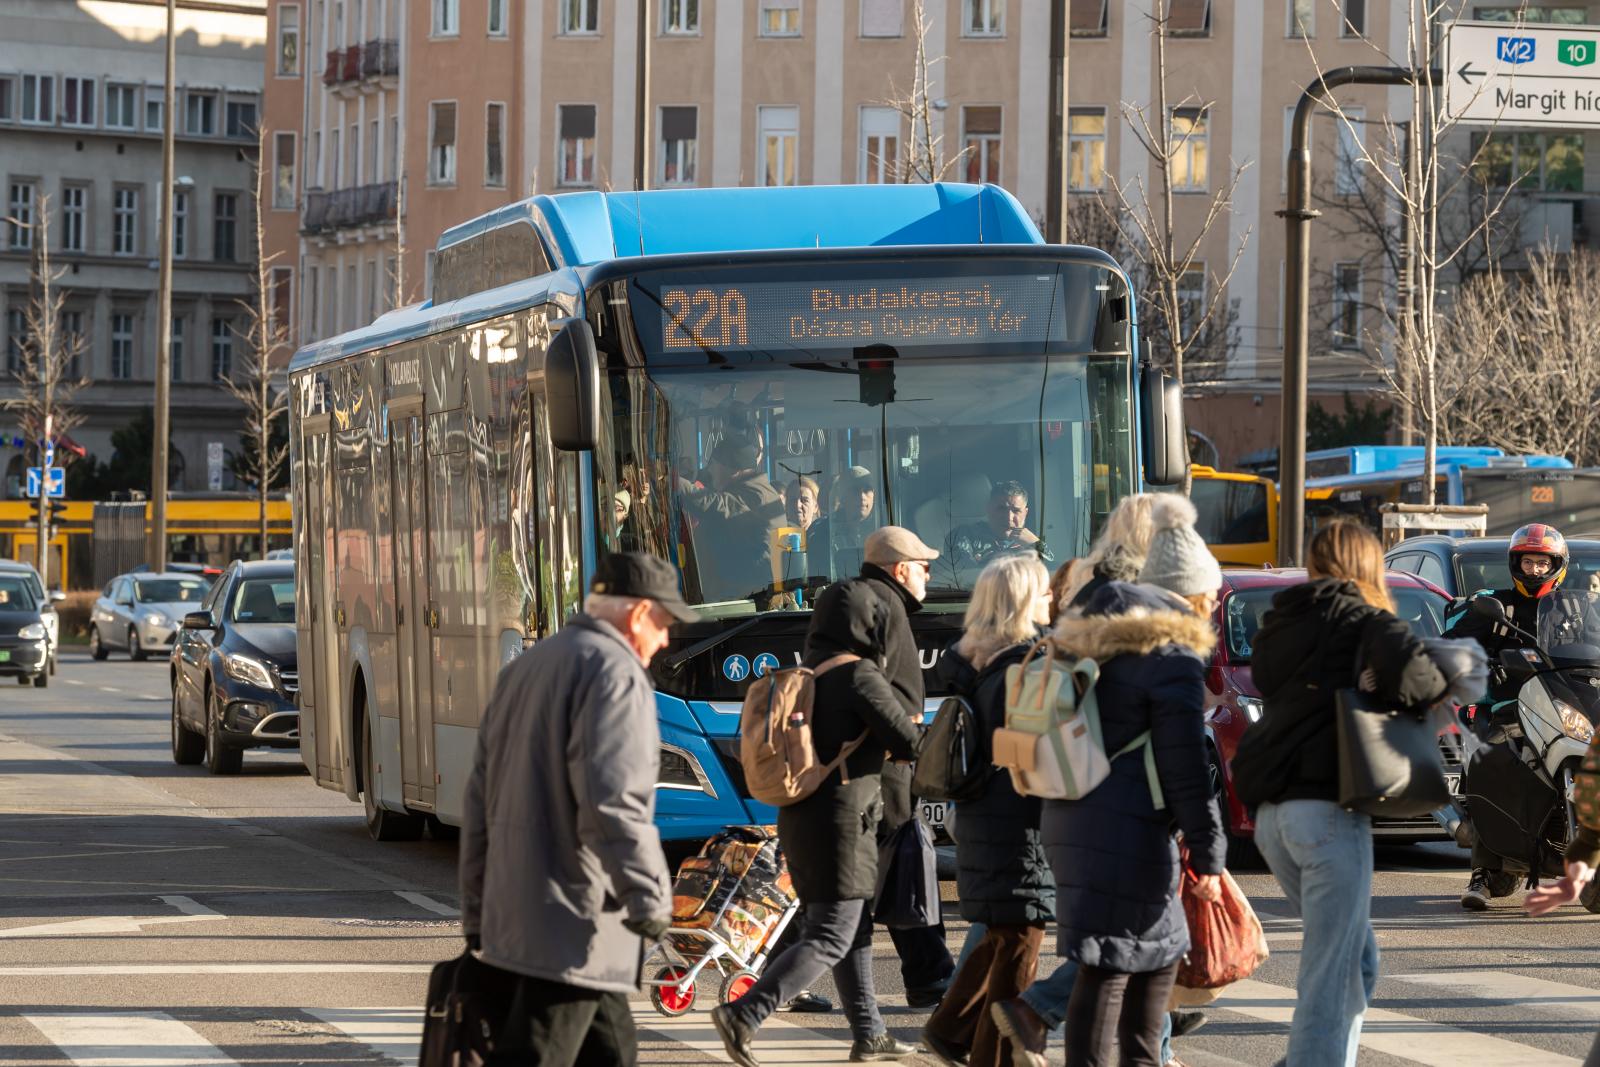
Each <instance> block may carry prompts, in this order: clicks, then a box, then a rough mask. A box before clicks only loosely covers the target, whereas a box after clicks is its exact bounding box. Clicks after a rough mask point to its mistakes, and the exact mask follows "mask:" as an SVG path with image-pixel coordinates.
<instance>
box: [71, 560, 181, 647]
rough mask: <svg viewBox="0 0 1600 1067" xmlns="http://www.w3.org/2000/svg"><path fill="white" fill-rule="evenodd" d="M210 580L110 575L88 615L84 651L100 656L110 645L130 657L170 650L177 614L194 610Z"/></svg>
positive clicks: (171, 575)
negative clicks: (86, 648) (87, 633)
mask: <svg viewBox="0 0 1600 1067" xmlns="http://www.w3.org/2000/svg"><path fill="white" fill-rule="evenodd" d="M210 590H211V583H210V582H209V581H207V580H206V579H205V578H204V577H202V576H200V575H198V574H192V573H190V572H188V571H169V572H167V573H165V574H151V573H150V572H148V571H140V572H138V573H136V574H124V575H122V576H121V577H119V578H113V579H111V581H110V582H109V583H107V585H106V587H105V591H104V592H102V593H101V594H100V597H99V598H98V599H97V600H95V602H94V611H93V612H91V613H90V615H89V654H90V655H91V656H93V657H94V658H95V659H105V658H106V656H107V655H108V654H109V653H110V651H111V650H112V649H114V648H116V649H124V650H126V651H127V653H128V655H129V656H130V657H131V658H133V659H136V660H142V659H145V658H147V657H148V656H150V655H152V654H154V655H158V656H166V655H168V654H170V653H171V652H172V644H173V638H175V637H176V636H177V634H178V630H179V628H180V627H182V625H183V617H184V616H185V615H187V614H189V612H191V611H198V610H199V609H200V601H202V600H204V599H205V595H206V593H207V592H209V591H210Z"/></svg>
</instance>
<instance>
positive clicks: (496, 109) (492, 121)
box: [483, 104, 506, 189]
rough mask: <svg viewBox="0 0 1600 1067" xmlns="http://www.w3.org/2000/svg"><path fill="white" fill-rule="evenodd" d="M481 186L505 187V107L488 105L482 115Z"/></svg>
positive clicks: (502, 105)
mask: <svg viewBox="0 0 1600 1067" xmlns="http://www.w3.org/2000/svg"><path fill="white" fill-rule="evenodd" d="M484 119H485V122H484V127H485V131H486V132H485V136H484V142H483V184H484V185H487V186H489V187H490V188H493V189H504V188H505V185H506V147H505V146H506V106H505V105H504V104H490V105H488V107H487V108H486V109H485V115H484Z"/></svg>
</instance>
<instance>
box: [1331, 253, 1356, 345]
mask: <svg viewBox="0 0 1600 1067" xmlns="http://www.w3.org/2000/svg"><path fill="white" fill-rule="evenodd" d="M1333 347H1335V348H1360V347H1361V264H1359V263H1335V264H1334V266H1333Z"/></svg>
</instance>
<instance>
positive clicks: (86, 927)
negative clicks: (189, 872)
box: [0, 901, 227, 938]
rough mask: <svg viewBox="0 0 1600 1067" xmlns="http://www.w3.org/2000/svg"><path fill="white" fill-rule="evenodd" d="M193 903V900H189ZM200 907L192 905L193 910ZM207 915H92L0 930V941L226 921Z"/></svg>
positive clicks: (128, 931) (142, 931)
mask: <svg viewBox="0 0 1600 1067" xmlns="http://www.w3.org/2000/svg"><path fill="white" fill-rule="evenodd" d="M190 903H191V904H193V903H194V902H193V901H190ZM199 906H200V905H198V904H195V907H197V908H198V907H199ZM205 911H206V914H203V915H202V914H196V913H193V912H191V913H190V914H187V915H149V916H138V915H95V916H91V917H90V918H87V919H68V920H67V921H65V922H54V923H40V924H38V925H36V926H14V927H12V928H11V929H9V930H0V938H8V937H82V936H84V935H89V934H142V933H144V928H145V927H146V926H171V925H173V924H175V923H200V922H209V921H214V920H216V919H226V918H227V916H226V915H218V914H217V913H216V912H214V911H211V910H210V909H209V908H207V909H205Z"/></svg>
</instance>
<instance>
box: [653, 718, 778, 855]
mask: <svg viewBox="0 0 1600 1067" xmlns="http://www.w3.org/2000/svg"><path fill="white" fill-rule="evenodd" d="M656 709H657V718H658V722H659V724H660V728H661V771H660V774H659V776H658V778H657V782H656V828H657V829H658V830H660V831H661V839H662V840H663V841H703V840H705V839H706V838H708V837H710V836H711V835H712V834H715V833H718V832H720V831H721V830H723V829H725V828H727V827H729V826H749V825H771V824H772V823H774V822H776V821H777V818H778V812H777V809H776V808H772V807H769V806H767V805H766V804H760V803H757V802H756V801H754V800H751V799H750V797H749V794H748V793H747V792H746V791H745V784H744V772H743V771H742V770H741V769H740V766H739V706H738V705H737V704H712V703H708V702H705V701H694V702H693V703H692V704H691V703H690V702H688V701H684V700H680V699H679V698H677V697H671V696H667V695H665V694H663V693H657V694H656Z"/></svg>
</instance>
